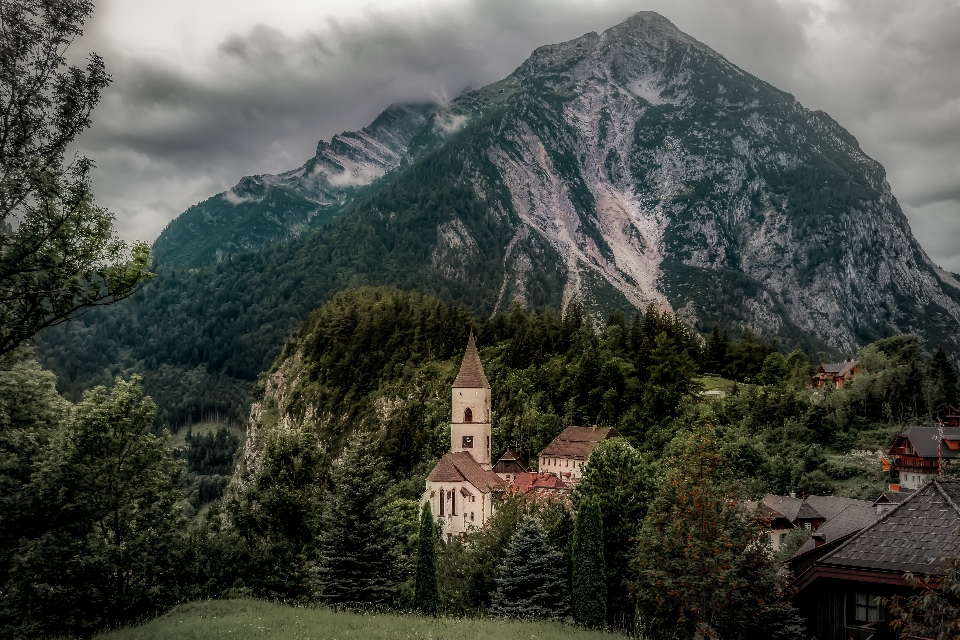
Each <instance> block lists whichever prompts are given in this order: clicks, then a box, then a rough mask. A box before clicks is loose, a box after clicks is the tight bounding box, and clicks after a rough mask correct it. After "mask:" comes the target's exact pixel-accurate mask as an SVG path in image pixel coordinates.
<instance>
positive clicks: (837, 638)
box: [786, 479, 960, 640]
mask: <svg viewBox="0 0 960 640" xmlns="http://www.w3.org/2000/svg"><path fill="white" fill-rule="evenodd" d="M958 505H960V481H958V480H941V479H935V480H933V481H932V482H930V483H929V484H926V485H924V486H923V487H922V488H920V489H918V490H917V491H915V492H914V493H912V494H910V496H908V497H907V498H906V499H905V500H903V501H902V502H901V503H899V504H898V505H896V506H895V507H894V508H893V509H891V510H890V511H888V512H887V513H885V514H883V515H882V516H880V517H879V519H876V520H875V521H874V522H873V523H871V524H868V525H866V526H863V528H861V529H859V530H857V531H855V532H853V533H847V534H845V535H839V534H840V533H841V531H840V530H839V528H838V531H837V532H836V533H837V534H838V536H837V537H835V538H834V539H833V540H823V541H821V542H820V544H819V545H818V544H817V541H816V540H815V541H814V543H813V545H812V546H811V548H808V549H807V550H805V551H804V550H802V549H801V552H799V553H798V554H797V555H795V556H794V557H792V558H791V559H790V560H789V561H788V562H787V563H786V568H787V569H788V570H790V571H791V572H792V573H793V576H794V577H793V582H792V587H793V590H794V595H793V597H792V598H791V602H792V603H793V605H794V606H796V607H797V609H798V610H799V611H800V613H801V615H803V617H804V619H805V621H806V626H807V634H808V636H816V637H817V638H818V640H847V639H848V638H853V639H854V640H868V639H870V638H872V639H873V640H884V639H887V638H889V639H891V640H892V638H894V637H895V636H894V635H892V634H891V633H890V630H889V629H888V628H887V626H886V617H887V615H886V609H885V608H884V607H883V605H882V604H881V603H880V602H879V601H878V598H880V597H891V596H893V595H898V594H899V595H910V594H911V593H912V592H913V590H912V589H911V588H910V586H909V585H908V584H907V583H906V582H905V581H904V579H903V576H904V574H905V573H906V572H910V573H913V574H914V575H916V576H917V577H920V578H923V577H933V578H936V576H938V575H942V571H943V567H944V564H943V563H944V560H943V556H944V555H945V554H947V553H950V552H951V551H953V552H955V550H956V543H957V542H958V536H957V528H958V527H960V506H958ZM842 513H843V512H842ZM861 516H862V517H864V519H866V514H865V513H863V514H855V513H851V514H850V522H848V523H847V527H848V528H850V527H854V526H856V525H857V524H860V523H862V521H860V522H855V521H856V520H857V519H858V518H860V517H861ZM838 517H839V514H838ZM825 526H826V525H824V527H825Z"/></svg>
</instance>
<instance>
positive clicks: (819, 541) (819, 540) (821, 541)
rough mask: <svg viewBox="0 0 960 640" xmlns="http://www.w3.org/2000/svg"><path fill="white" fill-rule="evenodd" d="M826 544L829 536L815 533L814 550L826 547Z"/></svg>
mask: <svg viewBox="0 0 960 640" xmlns="http://www.w3.org/2000/svg"><path fill="white" fill-rule="evenodd" d="M826 543H827V536H825V535H823V534H822V533H815V534H813V547H814V549H816V548H817V547H820V546H823V545H825V544H826Z"/></svg>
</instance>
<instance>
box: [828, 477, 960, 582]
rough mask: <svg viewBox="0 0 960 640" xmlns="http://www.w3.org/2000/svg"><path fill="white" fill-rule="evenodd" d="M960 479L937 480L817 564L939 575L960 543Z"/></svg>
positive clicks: (919, 490)
mask: <svg viewBox="0 0 960 640" xmlns="http://www.w3.org/2000/svg"><path fill="white" fill-rule="evenodd" d="M957 498H960V480H935V481H933V482H931V483H930V484H927V485H926V486H924V487H922V488H921V489H918V490H917V491H916V492H914V493H913V494H912V495H911V496H910V497H909V498H907V499H906V500H904V501H903V502H901V503H900V504H899V505H897V507H896V508H894V509H892V510H891V511H889V512H888V513H887V514H886V515H884V516H882V517H881V518H880V519H879V520H877V521H876V522H875V523H873V524H872V525H870V526H868V527H866V528H864V529H863V530H862V531H861V532H860V533H858V534H857V535H855V536H854V537H852V538H850V539H849V540H847V541H846V542H844V543H843V544H842V545H840V546H839V547H837V549H836V550H834V551H832V552H830V553H828V554H827V555H825V556H824V557H823V558H821V559H820V560H819V562H818V564H821V565H826V566H833V567H849V568H854V569H874V570H877V571H897V572H902V571H910V572H913V573H917V574H930V573H936V572H937V571H938V570H939V569H940V566H941V562H942V560H941V558H942V556H944V555H945V554H948V553H951V552H953V551H954V550H955V549H956V544H957V542H958V541H960V537H958V535H957V527H960V507H958V504H960V501H958V499H957Z"/></svg>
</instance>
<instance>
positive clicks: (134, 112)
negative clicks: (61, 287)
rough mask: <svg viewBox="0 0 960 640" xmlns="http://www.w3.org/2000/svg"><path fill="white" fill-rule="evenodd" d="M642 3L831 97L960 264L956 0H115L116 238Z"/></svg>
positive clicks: (105, 31)
mask: <svg viewBox="0 0 960 640" xmlns="http://www.w3.org/2000/svg"><path fill="white" fill-rule="evenodd" d="M268 9H269V11H268ZM639 10H654V11H658V12H659V13H661V14H663V15H664V16H666V17H667V18H668V19H670V20H671V21H673V22H674V23H675V24H676V25H677V26H678V27H679V28H680V29H681V30H683V31H685V32H687V33H689V34H690V35H692V36H694V37H695V38H697V39H699V40H701V41H702V42H704V43H706V44H707V45H709V46H710V47H712V48H713V49H715V50H716V51H718V52H720V53H721V54H723V55H724V56H726V57H727V58H728V59H730V60H731V61H732V62H734V63H735V64H737V65H739V66H740V67H742V68H744V69H745V70H746V71H748V72H750V73H752V74H754V75H757V76H758V77H760V78H762V79H764V80H766V81H768V82H770V83H771V84H773V85H775V86H777V87H779V88H780V89H783V90H784V91H789V92H791V93H793V94H794V95H795V96H797V98H798V99H799V100H800V101H801V102H802V103H803V104H804V105H805V106H807V107H809V108H813V109H823V110H825V111H827V112H828V113H829V114H830V115H831V116H833V117H834V118H835V119H836V120H837V121H838V122H840V124H841V125H843V126H844V127H846V128H847V129H848V130H849V131H850V132H851V133H853V134H854V135H855V136H856V137H857V138H858V140H859V141H860V144H861V146H862V147H863V149H864V150H865V151H866V152H867V153H868V154H869V155H871V156H872V157H874V158H876V159H877V160H879V161H880V162H881V163H882V164H883V165H884V166H885V167H886V169H887V171H888V179H889V181H890V183H891V185H892V186H893V190H894V193H895V194H896V195H897V197H898V199H899V200H900V202H901V203H902V205H903V207H904V211H905V212H906V214H907V215H908V217H909V219H910V223H911V225H912V227H913V229H914V232H915V233H916V235H917V237H918V239H919V240H920V242H921V244H922V245H923V246H924V247H925V248H926V249H927V250H928V252H929V253H930V255H931V257H932V258H933V259H934V261H936V262H938V263H939V264H941V265H942V266H944V267H945V268H951V269H954V270H957V269H960V250H957V249H955V248H954V247H960V187H958V185H960V78H958V77H957V74H956V72H955V70H954V66H955V61H956V60H957V59H960V7H958V5H957V4H956V3H955V2H952V1H942V0H919V1H917V2H911V3H903V2H898V1H895V0H780V1H775V0H724V1H717V0H700V1H695V0H651V1H649V2H644V3H637V2H631V1H627V0H592V1H588V2H584V1H583V0H555V1H548V0H509V1H508V0H465V1H461V2H453V1H450V0H446V1H445V0H420V1H419V2H418V1H417V0H393V2H392V4H385V3H384V2H381V3H380V4H378V5H377V6H370V5H357V4H350V5H348V4H347V3H342V2H338V3H328V4H324V3H323V2H316V1H314V2H300V1H298V0H273V2H271V3H258V2H252V1H250V2H241V1H240V0H235V1H234V2H227V1H226V0H205V2H203V3H195V2H188V1H187V0H164V1H162V2H161V0H150V1H148V2H139V3H125V2H124V1H123V0H104V1H103V2H101V3H100V5H99V6H98V9H97V13H96V14H95V17H94V21H93V23H92V24H91V25H90V28H89V29H88V33H87V35H86V36H85V37H84V38H83V39H82V40H81V41H80V42H78V43H77V45H76V46H75V48H77V50H78V52H82V51H84V50H91V49H92V50H96V51H97V52H99V53H100V54H101V55H103V56H104V58H105V60H106V63H107V66H108V70H109V71H110V72H111V73H112V74H113V77H114V83H113V85H112V86H111V87H110V89H109V90H108V91H107V92H106V94H105V98H104V100H103V102H102V103H101V105H100V106H99V107H98V108H97V110H96V111H95V112H94V125H93V127H92V128H91V130H90V131H89V132H87V133H86V134H84V136H83V137H82V138H81V140H80V141H79V143H78V145H77V148H78V150H80V151H81V152H82V153H85V154H86V155H89V156H90V157H92V158H93V159H94V160H95V161H96V162H97V166H98V169H97V171H96V174H95V185H94V186H95V192H96V193H97V196H98V200H99V202H100V203H101V204H104V205H106V206H108V207H110V208H111V209H112V210H113V211H115V212H116V213H117V218H118V228H119V229H120V231H121V233H122V234H123V235H124V236H126V237H128V238H139V239H146V240H152V239H153V238H155V237H156V236H157V234H158V233H159V232H160V230H161V229H162V228H163V227H164V226H165V225H166V224H167V222H168V221H169V220H171V219H172V218H174V217H175V216H176V215H178V214H179V213H180V212H182V211H183V210H184V209H186V208H187V207H188V206H190V205H191V204H194V203H196V202H198V201H200V200H202V199H205V198H206V197H209V196H211V195H214V194H216V193H219V192H222V191H225V190H227V189H229V188H230V187H232V186H233V185H234V184H236V182H237V181H238V180H239V179H240V178H241V177H242V176H243V175H249V174H257V173H277V172H280V171H285V170H288V169H292V168H295V167H297V166H299V165H300V164H302V163H303V161H305V160H306V159H307V158H308V157H310V156H311V155H312V154H313V152H314V149H315V146H316V143H317V141H318V140H320V139H329V138H330V137H331V136H332V135H334V134H337V133H340V132H341V131H345V130H354V129H358V128H360V127H363V126H364V125H366V124H368V123H369V122H370V121H371V120H372V119H373V118H374V117H375V116H376V115H377V113H379V112H380V111H381V110H382V109H383V108H384V107H386V106H387V105H388V104H390V103H391V102H399V101H405V100H417V99H423V98H431V97H433V98H435V97H438V96H442V97H445V98H449V97H452V96H456V95H458V94H459V93H460V92H461V91H463V90H464V89H465V88H467V87H478V86H482V85H484V84H487V83H489V82H493V81H495V80H498V79H500V78H502V77H504V76H505V75H507V74H509V73H510V72H511V71H512V70H513V69H515V68H516V67H517V66H519V65H520V63H522V62H523V60H524V59H526V57H527V56H528V55H529V54H530V52H532V51H533V49H535V48H536V47H538V46H540V45H543V44H549V43H555V42H561V41H564V40H569V39H572V38H575V37H578V36H580V35H582V34H583V33H586V32H588V31H602V30H604V29H606V28H608V27H610V26H613V25H614V24H617V23H618V22H620V21H622V20H624V19H625V18H627V17H628V16H629V15H631V14H633V13H635V12H636V11H639Z"/></svg>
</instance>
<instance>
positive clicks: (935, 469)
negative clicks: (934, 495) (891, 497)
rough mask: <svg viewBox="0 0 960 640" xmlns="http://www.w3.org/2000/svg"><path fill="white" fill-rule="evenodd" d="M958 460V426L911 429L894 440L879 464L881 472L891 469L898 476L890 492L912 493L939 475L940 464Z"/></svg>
mask: <svg viewBox="0 0 960 640" xmlns="http://www.w3.org/2000/svg"><path fill="white" fill-rule="evenodd" d="M957 457H960V427H948V426H945V425H937V426H932V427H910V428H909V429H907V430H906V431H904V432H903V433H901V434H900V435H898V436H897V437H896V439H895V440H894V441H893V446H891V447H890V450H889V451H887V455H886V456H885V457H884V458H883V459H882V460H881V463H882V464H883V470H884V471H890V470H894V471H896V472H897V473H898V474H899V475H900V482H899V483H898V484H897V485H895V486H893V487H891V489H895V490H897V491H899V490H903V489H907V490H915V489H919V488H920V487H922V486H923V484H924V483H925V482H926V481H927V479H928V478H930V477H931V476H937V475H939V474H940V464H941V463H942V462H943V461H946V460H953V459H954V458H957Z"/></svg>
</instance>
